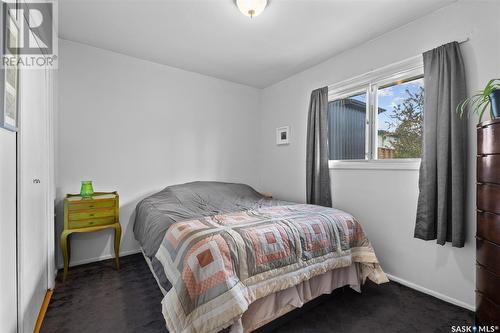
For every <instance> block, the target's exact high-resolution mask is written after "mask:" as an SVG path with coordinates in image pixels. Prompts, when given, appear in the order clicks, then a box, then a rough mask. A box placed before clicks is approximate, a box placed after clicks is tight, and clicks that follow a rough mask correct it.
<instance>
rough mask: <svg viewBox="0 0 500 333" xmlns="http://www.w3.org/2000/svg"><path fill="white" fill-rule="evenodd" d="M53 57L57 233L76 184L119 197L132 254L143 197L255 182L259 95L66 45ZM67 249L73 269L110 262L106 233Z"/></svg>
mask: <svg viewBox="0 0 500 333" xmlns="http://www.w3.org/2000/svg"><path fill="white" fill-rule="evenodd" d="M59 51H60V56H59V77H58V86H59V105H58V116H57V123H58V128H59V129H58V133H57V134H56V137H57V145H58V147H57V151H58V156H57V166H56V169H57V170H58V172H57V176H56V178H57V179H56V188H57V190H56V191H57V198H58V199H57V201H58V218H57V220H58V232H60V230H61V228H62V210H61V200H62V198H63V197H64V195H65V193H77V192H79V190H80V183H79V182H80V181H81V180H86V179H91V180H93V181H94V190H96V191H112V190H117V191H118V192H119V194H120V201H121V205H120V206H121V207H120V220H121V224H122V228H123V236H122V242H121V253H122V254H127V253H131V252H135V251H137V250H138V244H137V242H136V241H135V240H134V235H133V230H132V228H133V216H132V214H133V211H134V209H135V206H136V204H137V202H138V201H139V200H140V199H142V198H144V197H145V196H147V195H149V194H152V193H154V192H156V191H158V190H160V189H162V188H164V187H166V186H168V185H172V184H177V183H183V182H189V181H194V180H220V181H232V182H244V183H248V184H250V185H257V182H258V176H257V172H256V169H257V163H256V160H255V156H256V154H257V152H256V149H257V146H258V144H257V131H256V128H257V127H258V113H259V110H260V91H259V90H258V89H255V88H250V87H247V86H243V85H239V84H234V83H230V82H226V81H223V80H219V79H214V78H211V77H208V76H203V75H200V74H196V73H192V72H187V71H183V70H179V69H175V68H172V67H168V66H163V65H159V64H155V63H151V62H148V61H144V60H139V59H136V58H132V57H129V56H125V55H121V54H117V53H112V52H109V51H105V50H102V49H97V48H93V47H89V46H85V45H83V44H78V43H74V42H70V41H66V40H60V44H59ZM58 234H59V233H58ZM71 246H72V250H71V261H72V263H73V264H75V263H82V262H87V261H94V260H96V259H97V258H103V257H107V256H108V257H109V255H110V254H111V253H112V251H111V232H110V233H106V232H100V233H93V234H82V235H72V236H71ZM58 253H60V251H58ZM60 263H61V261H60V258H59V265H60Z"/></svg>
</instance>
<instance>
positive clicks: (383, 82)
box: [328, 57, 424, 161]
mask: <svg viewBox="0 0 500 333" xmlns="http://www.w3.org/2000/svg"><path fill="white" fill-rule="evenodd" d="M423 98H424V80H423V64H422V60H421V57H419V58H415V59H411V60H409V61H406V62H402V63H398V64H396V65H393V66H389V67H386V68H383V69H381V70H378V71H374V72H371V73H369V74H366V75H363V76H361V77H358V78H355V79H352V80H349V81H344V82H343V83H340V84H337V85H334V86H331V87H329V102H328V125H329V135H330V136H329V148H330V152H329V153H330V160H340V161H342V160H351V161H353V160H358V161H359V160H382V159H399V160H402V159H418V158H420V156H421V153H422V120H423V112H424V110H423V101H424V100H423Z"/></svg>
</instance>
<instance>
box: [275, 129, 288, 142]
mask: <svg viewBox="0 0 500 333" xmlns="http://www.w3.org/2000/svg"><path fill="white" fill-rule="evenodd" d="M289 143H290V126H282V127H278V128H277V129H276V144H277V145H278V146H279V145H287V144H289Z"/></svg>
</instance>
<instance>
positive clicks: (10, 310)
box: [0, 128, 17, 333]
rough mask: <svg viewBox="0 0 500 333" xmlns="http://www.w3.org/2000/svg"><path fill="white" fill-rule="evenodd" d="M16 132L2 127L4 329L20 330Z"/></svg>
mask: <svg viewBox="0 0 500 333" xmlns="http://www.w3.org/2000/svg"><path fill="white" fill-rule="evenodd" d="M16 195H17V192H16V133H14V132H10V131H7V130H5V129H3V128H0V286H1V288H0V332H6V333H14V332H16V331H17V281H16V279H17V274H16Z"/></svg>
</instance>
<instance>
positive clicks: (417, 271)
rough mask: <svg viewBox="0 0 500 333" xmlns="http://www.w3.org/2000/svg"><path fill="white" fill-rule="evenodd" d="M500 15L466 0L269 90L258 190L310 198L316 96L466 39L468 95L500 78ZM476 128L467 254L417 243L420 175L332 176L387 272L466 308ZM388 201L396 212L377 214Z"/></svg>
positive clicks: (336, 197)
mask: <svg viewBox="0 0 500 333" xmlns="http://www.w3.org/2000/svg"><path fill="white" fill-rule="evenodd" d="M477 13H481V14H480V15H477ZM499 14H500V3H499V2H493V1H489V2H485V1H473V2H472V1H461V2H458V3H455V4H453V5H451V6H448V7H445V8H442V9H440V10H438V11H436V12H434V13H432V14H430V15H428V16H425V17H423V18H421V19H418V20H416V21H413V22H410V23H409V24H407V25H406V26H403V27H401V28H399V29H397V30H395V31H392V32H390V33H387V34H385V35H383V36H381V37H379V38H377V39H375V40H372V41H370V42H368V43H365V44H363V45H360V46H358V47H356V48H353V49H351V50H348V51H346V52H344V53H342V54H339V55H337V56H335V57H333V58H331V59H330V60H328V61H326V62H324V63H322V64H320V65H317V66H315V67H313V68H310V69H308V70H306V71H304V72H301V73H299V74H297V75H294V76H292V77H290V78H288V79H286V80H284V81H282V82H280V83H277V84H275V85H273V86H271V87H268V88H266V89H264V91H263V97H262V119H261V133H262V136H261V138H262V139H261V147H260V150H259V153H260V161H261V166H262V169H261V183H260V185H261V186H260V187H261V189H262V190H264V191H269V192H272V193H273V194H274V195H275V196H277V197H280V198H283V199H289V200H295V201H304V200H305V134H306V122H307V108H308V103H309V96H310V93H311V91H312V90H313V89H316V88H319V87H322V86H325V85H329V84H332V83H335V82H339V81H342V80H345V79H349V78H351V77H354V76H356V75H360V74H363V73H366V72H368V71H370V70H373V69H377V68H380V67H383V66H385V65H389V64H391V63H394V62H397V61H400V60H404V59H407V58H410V57H412V56H415V55H417V54H421V53H422V52H423V51H427V50H429V49H432V48H434V47H437V46H439V45H441V44H444V43H447V42H450V41H453V40H463V39H465V38H467V37H469V38H470V41H469V42H467V43H465V44H463V45H462V51H463V55H464V61H465V63H466V72H467V79H468V87H469V91H470V92H472V91H475V90H478V89H480V88H481V87H482V86H484V84H485V83H486V81H487V80H488V79H490V78H493V77H499V76H500V46H499V44H498V40H499V39H500V20H499V19H498V15H499ZM332 42H334V41H332ZM475 121H476V120H475V119H471V120H470V125H471V126H469V127H470V128H469V134H470V137H469V142H468V149H469V156H468V160H469V161H468V165H469V169H468V176H467V177H468V186H469V189H468V193H467V232H468V237H467V244H466V246H465V247H464V248H462V249H457V248H451V247H450V246H448V245H447V246H444V247H441V246H438V245H436V244H435V243H434V242H433V241H430V242H424V241H421V240H417V239H414V238H413V227H414V220H415V212H416V200H417V195H418V188H417V183H418V171H416V170H413V171H409V170H399V171H394V170H332V171H331V176H332V188H333V201H334V206H335V207H338V208H341V209H344V210H346V211H349V212H351V213H352V214H353V215H354V216H355V217H357V218H358V219H359V220H360V222H361V223H362V224H363V226H364V227H365V230H366V232H367V234H368V236H369V238H370V239H371V241H372V243H373V245H374V247H375V250H376V252H377V255H378V258H379V260H380V261H381V263H382V267H383V268H384V269H385V270H386V272H387V273H390V274H391V275H393V276H395V277H397V278H399V279H402V280H404V281H406V283H408V284H414V287H417V288H420V289H422V290H425V291H427V292H429V293H433V294H435V295H437V296H440V297H442V298H445V299H448V300H449V301H453V302H455V303H456V304H459V305H462V306H465V307H468V308H473V307H474V306H473V305H474V262H475V246H474V238H473V236H474V234H475V218H474V214H475V213H474V206H475V189H474V184H475V165H474V162H475V157H474V155H475V140H476V138H475V129H474V126H473V125H474V123H475ZM285 125H289V126H290V127H291V141H292V143H291V144H290V145H289V146H276V145H275V137H274V135H275V128H276V127H279V126H285ZM387 202H391V203H392V204H391V208H392V211H390V210H387V209H385V208H384V209H382V208H381V207H380V204H381V203H384V204H385V203H387Z"/></svg>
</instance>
